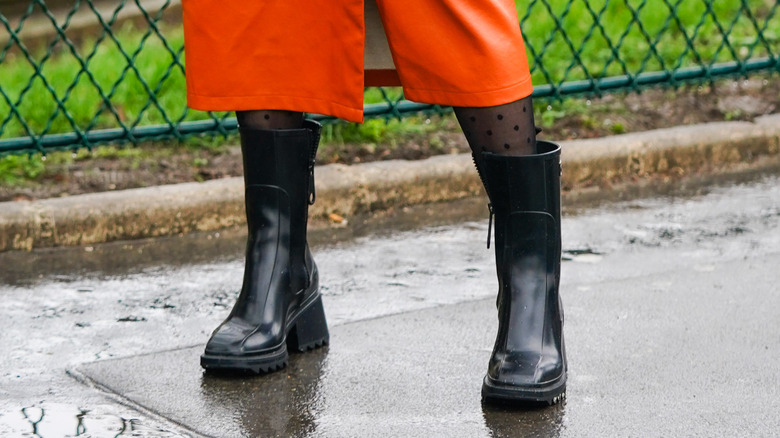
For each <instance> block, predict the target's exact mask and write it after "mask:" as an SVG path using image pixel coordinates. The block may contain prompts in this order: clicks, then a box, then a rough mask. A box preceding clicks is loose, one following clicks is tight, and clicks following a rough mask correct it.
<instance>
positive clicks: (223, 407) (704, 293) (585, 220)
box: [71, 177, 780, 437]
mask: <svg viewBox="0 0 780 438" xmlns="http://www.w3.org/2000/svg"><path fill="white" fill-rule="evenodd" d="M719 191H720V192H722V191H723V190H717V189H716V190H714V192H715V193H714V194H712V195H708V196H704V197H698V198H694V199H692V200H686V199H678V200H673V201H670V200H658V201H639V202H633V203H632V204H633V207H632V208H625V207H624V208H620V209H618V210H617V211H610V210H607V211H601V212H590V213H587V214H584V215H582V216H578V217H573V218H568V219H565V220H564V233H565V235H566V236H567V237H568V239H567V245H566V248H570V249H572V248H584V247H588V248H591V249H592V250H593V251H594V253H593V254H590V255H589V256H588V257H582V258H580V259H578V258H577V257H574V259H573V260H571V261H568V262H565V263H564V272H563V282H562V286H561V291H562V297H563V300H564V306H565V309H566V326H565V336H566V347H567V354H568V360H569V373H568V378H569V380H568V393H567V399H566V402H565V404H563V405H560V406H557V407H553V408H549V409H541V410H517V409H512V408H508V407H501V406H498V407H496V406H491V405H484V404H481V403H480V398H479V393H480V385H481V381H482V377H483V376H484V373H485V369H486V366H487V359H488V357H489V355H490V349H491V347H492V343H493V340H494V336H495V331H496V311H495V297H494V296H493V294H492V293H491V292H493V290H494V289H493V288H492V287H482V286H479V285H480V283H482V284H483V285H486V284H488V283H493V282H494V281H495V277H494V274H493V272H492V271H491V266H490V261H489V260H488V259H489V258H490V257H489V251H482V252H483V253H485V257H484V258H485V262H486V263H484V264H483V263H482V262H481V259H480V261H479V262H476V264H475V262H474V261H473V259H472V261H470V262H466V261H465V260H464V257H463V256H464V254H463V252H464V251H468V250H467V249H465V248H467V247H472V246H473V245H472V244H473V243H476V242H478V241H479V240H481V237H483V231H484V229H483V228H480V229H474V230H468V229H467V228H468V227H465V226H463V225H461V226H459V227H456V228H453V229H446V230H439V231H436V232H430V231H429V232H428V233H418V234H406V235H404V236H401V237H399V238H396V239H390V240H392V241H391V242H384V241H383V240H382V239H373V241H372V242H363V243H361V244H358V245H356V246H355V247H354V248H353V247H350V248H349V249H347V248H345V249H344V250H342V253H341V254H340V257H337V258H339V261H338V262H336V261H335V260H333V261H331V260H332V258H333V257H335V256H336V255H335V254H333V253H332V252H328V251H325V253H320V254H318V255H322V256H323V257H321V258H320V260H323V261H324V268H325V269H324V270H323V272H325V273H329V274H328V277H327V278H326V283H324V284H327V285H328V286H329V288H328V291H329V292H328V294H327V295H326V297H325V298H326V307H327V311H328V313H329V316H328V318H329V320H330V321H331V324H332V325H331V345H330V346H329V347H328V348H327V349H323V350H317V351H316V352H313V353H307V354H300V355H294V356H293V357H292V358H291V362H290V364H289V366H288V367H287V368H285V369H284V370H282V371H280V372H277V373H274V374H270V375H265V376H259V377H254V378H244V379H235V378H232V379H231V378H227V377H219V376H212V375H206V374H203V372H202V370H201V369H200V368H199V362H198V358H199V355H200V353H201V352H202V349H203V346H202V342H201V343H200V344H198V345H196V346H194V347H187V348H178V349H173V350H167V351H161V352H156V353H152V354H143V355H135V356H130V357H124V358H121V359H114V360H106V361H98V362H93V363H87V364H84V365H81V366H79V367H78V368H76V369H75V370H72V371H71V374H72V375H74V376H76V377H77V378H79V379H80V380H81V381H83V382H87V383H90V384H92V385H94V386H96V387H97V388H99V389H102V390H103V391H106V392H107V393H109V394H112V395H113V396H114V397H116V400H119V401H121V402H122V403H126V404H127V405H128V406H131V407H134V408H136V409H138V410H140V411H141V412H143V413H144V414H145V415H148V416H150V417H152V418H157V419H159V420H160V421H165V420H168V421H172V422H173V423H175V424H177V425H179V426H180V427H182V428H183V430H182V431H181V433H187V432H189V433H192V434H193V435H196V436H200V435H204V436H213V437H224V436H230V437H257V436H263V437H288V436H323V437H343V436H360V437H388V436H390V437H396V436H404V437H431V436H434V437H480V436H484V437H488V436H490V437H550V436H561V437H605V436H642V437H667V436H770V435H772V434H773V433H774V432H773V431H777V430H778V427H780V417H778V416H777V412H778V411H779V410H780V397H779V396H780V392H779V391H780V389H779V387H778V385H777V382H778V379H780V370H779V369H778V367H777V366H776V364H777V363H778V361H779V360H780V338H778V337H777V336H767V328H771V327H774V326H775V325H776V321H777V319H778V317H779V314H778V309H780V293H778V292H780V290H778V286H777V282H776V280H777V279H776V275H775V272H776V269H775V268H776V266H778V263H780V228H778V220H777V217H778V216H777V215H778V214H780V212H779V211H778V204H777V202H778V200H780V198H778V196H779V195H780V190H778V186H777V178H776V177H775V178H773V179H772V180H769V181H765V182H764V183H762V184H761V185H758V186H752V187H750V186H748V187H735V188H731V189H727V190H726V191H727V192H728V193H726V194H725V195H722V194H719V193H718V192H719ZM735 212H738V213H735ZM738 229H739V230H742V231H737V230H738ZM703 236H706V237H704V238H703ZM464 237H466V238H465V239H464ZM464 242H465V244H464ZM377 246H378V247H379V248H376V247H377ZM391 246H392V247H398V246H401V247H400V248H398V250H397V251H395V252H393V251H390V250H388V248H389V247H391ZM409 248H417V250H416V251H415V254H413V255H410V254H408V249H409ZM353 250H354V251H355V254H354V255H355V256H357V257H359V259H353V258H351V257H345V256H347V255H348V253H349V252H350V251H353ZM482 250H484V248H482ZM345 252H347V254H345ZM569 256H571V254H569ZM465 258H467V257H465ZM569 258H571V257H569ZM379 261H383V262H384V263H379ZM353 263H354V264H355V265H358V264H359V265H360V266H361V269H359V270H355V269H354V267H351V265H352V264H353ZM345 265H346V266H345ZM368 267H375V270H376V271H377V272H375V273H373V275H372V274H370V273H366V272H365V271H366V270H367V269H369V268H368ZM466 268H468V269H466ZM334 269H335V272H334ZM350 269H352V272H353V273H352V274H351V276H348V277H349V278H343V277H342V276H341V275H340V274H343V273H345V272H349V271H350ZM469 269H470V270H469ZM367 274H368V275H367ZM366 277H367V278H368V283H363V282H361V283H360V284H361V286H360V287H359V291H358V292H356V293H354V294H351V295H352V296H351V297H347V295H350V293H349V292H347V291H346V290H345V287H344V286H345V285H346V284H347V282H348V281H352V280H355V279H357V280H358V281H359V282H360V281H361V279H363V280H365V279H366ZM491 280H492V281H491ZM407 296H408V297H407ZM415 296H416V297H418V299H417V300H413V299H411V298H414V297H415ZM454 296H455V297H456V298H454ZM403 302H405V304H403ZM399 304H400V305H401V307H400V308H398V307H396V309H400V310H396V311H394V310H393V309H392V307H393V306H399ZM404 306H405V307H404ZM347 312H352V315H353V316H347V317H345V315H348V313H347ZM358 315H359V316H358ZM372 315H377V316H378V317H373V318H372ZM356 318H358V319H357V320H356ZM339 321H341V322H339ZM770 332H771V329H770Z"/></svg>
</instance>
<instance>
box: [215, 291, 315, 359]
mask: <svg viewBox="0 0 780 438" xmlns="http://www.w3.org/2000/svg"><path fill="white" fill-rule="evenodd" d="M301 307H302V310H301V311H300V312H298V314H297V315H293V316H292V317H291V318H290V321H288V324H287V329H286V330H285V340H284V342H282V344H281V345H280V346H279V347H277V348H275V349H273V350H271V351H269V352H264V353H261V354H251V355H249V354H248V355H243V356H234V355H230V356H228V355H216V354H207V353H204V354H202V355H201V356H200V366H201V367H203V368H204V369H205V370H206V371H225V372H236V371H237V372H253V373H255V374H264V373H271V372H274V371H278V370H281V369H282V368H284V367H285V366H287V361H288V357H289V356H288V351H292V352H301V353H303V352H307V351H312V350H314V349H317V348H320V347H322V346H324V345H327V344H328V342H329V341H330V333H329V332H328V324H327V321H326V320H325V309H324V308H323V307H322V296H321V295H319V293H318V294H316V296H315V297H314V299H313V300H311V302H309V303H307V304H304V305H302V306H301Z"/></svg>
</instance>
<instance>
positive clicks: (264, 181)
mask: <svg viewBox="0 0 780 438" xmlns="http://www.w3.org/2000/svg"><path fill="white" fill-rule="evenodd" d="M320 132H321V126H320V124H319V123H317V122H313V121H309V120H306V121H305V122H304V126H303V127H302V128H300V129H280V130H260V129H248V128H240V134H241V151H242V156H243V161H244V184H245V187H246V198H245V199H246V214H247V225H248V228H249V241H250V244H252V241H254V240H257V239H256V238H255V236H259V234H258V233H260V232H261V231H262V230H259V229H258V227H259V226H261V225H262V224H265V223H267V222H268V220H267V218H265V217H264V216H266V215H268V214H269V212H268V211H267V207H269V206H267V205H265V203H264V202H262V197H261V196H258V194H259V193H261V192H266V191H268V190H269V189H273V190H276V191H278V192H279V193H280V195H279V197H280V198H279V199H280V201H279V202H281V203H283V204H286V205H281V204H280V205H277V206H273V207H272V208H271V210H273V211H274V212H276V213H278V214H281V215H284V216H286V218H284V219H283V220H284V222H285V223H286V224H288V225H289V233H287V234H288V236H289V259H290V273H291V283H292V285H293V289H295V290H300V289H303V288H305V287H307V286H308V284H309V283H310V282H311V280H312V279H311V275H312V274H313V261H312V260H311V254H310V253H309V249H308V245H307V242H306V227H307V223H308V207H309V204H310V203H312V202H313V200H314V158H315V155H316V153H317V147H318V144H319V137H320Z"/></svg>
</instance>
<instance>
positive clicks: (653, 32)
mask: <svg viewBox="0 0 780 438" xmlns="http://www.w3.org/2000/svg"><path fill="white" fill-rule="evenodd" d="M745 2H746V3H747V5H748V9H749V11H750V14H752V15H753V16H754V17H755V18H756V19H757V20H758V23H759V25H760V26H763V25H764V24H766V25H767V29H766V30H765V32H764V40H763V41H759V40H757V38H756V30H755V27H754V25H753V23H752V22H751V20H750V19H749V18H748V17H746V16H745V15H744V14H743V15H742V17H741V18H739V19H738V20H737V21H736V22H734V23H733V28H732V27H731V26H732V20H733V18H734V17H737V13H738V11H740V8H741V5H742V0H717V1H711V2H710V3H712V5H713V6H712V7H713V13H714V15H715V16H716V17H717V19H718V22H719V23H720V25H721V26H722V27H723V28H725V29H727V30H728V29H730V31H729V33H728V38H727V41H728V42H729V43H730V44H731V45H732V47H733V49H734V50H735V52H736V55H737V57H736V58H738V59H746V58H748V57H749V56H750V57H760V56H767V54H768V52H769V51H770V50H771V51H772V52H773V53H774V54H775V55H777V54H778V52H780V50H778V49H780V11H778V12H779V13H775V14H774V15H771V12H772V9H771V8H772V5H773V3H774V2H773V1H767V0H745ZM641 3H645V2H644V1H642V0H611V1H609V2H607V0H587V1H585V0H548V4H549V5H550V6H549V8H550V9H551V10H552V14H551V13H550V11H549V10H548V9H547V7H546V6H545V4H544V3H543V2H542V1H539V0H517V9H518V15H519V17H520V18H521V21H522V28H523V32H524V35H525V38H526V41H527V45H528V47H529V53H530V54H532V55H533V54H535V56H531V57H530V58H529V59H530V63H531V67H532V74H533V78H534V83H535V84H536V85H542V84H545V83H560V82H561V81H569V80H578V79H585V78H588V77H602V76H612V75H620V74H624V73H625V72H630V73H632V74H633V73H637V72H641V71H655V70H661V69H665V68H666V69H669V68H676V67H680V66H688V65H694V64H695V63H696V62H697V61H698V59H699V58H700V59H701V60H703V61H704V62H706V63H711V62H726V61H732V60H734V59H735V56H734V55H733V54H732V53H731V52H730V51H729V49H728V48H727V47H723V41H724V38H723V35H722V33H721V31H720V30H719V28H718V25H717V22H716V21H715V20H714V19H713V17H712V16H711V15H707V14H705V13H706V12H707V10H706V8H705V6H704V3H705V2H704V1H702V0H680V1H679V7H678V9H677V10H676V13H675V14H670V13H669V9H668V8H667V7H666V6H664V3H663V2H661V1H649V2H646V3H647V6H644V7H643V8H642V9H641V10H639V12H638V17H639V20H640V22H641V27H640V26H639V25H638V24H637V23H633V24H631V23H632V19H633V12H632V9H633V10H634V11H636V8H637V7H638V5H640V4H641ZM670 3H677V0H672V1H670ZM604 5H607V6H606V7H604ZM627 6H628V7H627ZM588 7H589V8H590V10H592V11H593V12H594V13H595V14H601V16H600V19H599V21H598V25H596V23H595V21H594V19H593V18H592V14H591V12H590V11H589V9H588ZM553 17H558V18H557V19H558V20H559V23H556V19H554V18H553ZM559 25H560V29H559V28H558V26H559ZM159 26H160V28H161V29H162V32H163V34H164V36H165V39H166V42H167V46H168V47H170V50H169V48H168V47H166V44H165V43H164V42H163V41H162V40H160V39H159V38H157V37H156V36H154V35H153V36H151V37H148V38H147V37H145V35H146V29H137V28H134V27H133V26H132V25H130V24H129V23H127V24H126V25H124V26H122V27H121V28H118V29H115V35H116V40H117V41H118V44H117V43H116V42H115V41H114V40H112V39H110V38H104V39H102V40H101V41H100V42H99V43H98V42H97V41H96V38H97V36H96V37H93V38H92V39H87V40H84V41H80V42H79V44H78V45H77V49H78V53H79V56H80V57H81V58H82V59H85V60H87V63H88V72H89V74H87V73H85V72H84V71H83V69H82V66H81V63H80V62H79V60H78V59H76V57H74V56H73V55H72V54H71V53H70V52H69V51H68V49H67V47H66V46H64V45H63V44H62V43H60V44H58V45H57V46H56V48H55V49H54V51H53V52H51V53H49V52H47V51H46V50H45V48H40V49H37V50H34V51H33V52H32V53H29V54H28V56H29V58H28V56H26V55H25V54H24V53H23V52H21V51H19V50H12V51H9V52H2V51H0V77H1V78H2V79H1V80H0V91H2V93H1V94H0V139H8V138H14V137H24V136H27V135H28V134H29V133H32V134H36V135H37V134H40V133H43V132H46V133H49V134H52V133H64V132H71V131H73V130H74V126H75V127H78V129H82V130H83V129H88V128H89V129H101V128H114V127H117V126H119V123H120V122H121V123H123V124H124V125H125V126H127V127H132V126H136V125H147V124H160V123H166V122H167V121H171V122H179V121H194V120H203V119H207V118H208V117H210V116H209V114H208V113H204V112H200V111H192V110H187V109H186V106H185V103H186V94H185V80H184V73H183V71H182V68H181V67H179V66H178V65H176V64H175V63H174V60H175V59H177V57H179V55H178V54H179V52H180V50H181V48H182V46H183V44H184V38H183V32H182V29H181V27H180V26H177V25H170V24H164V23H160V24H159ZM561 29H563V31H561ZM683 30H684V32H685V33H686V34H687V35H688V37H689V38H693V44H694V45H695V51H693V50H691V49H690V47H688V43H687V41H686V38H685V35H684V32H683ZM605 35H606V37H605ZM647 35H649V38H650V41H652V42H655V41H656V40H657V42H655V43H654V44H650V43H649V42H648V39H647V38H648V36H647ZM609 41H612V45H613V47H612V48H611V47H610V43H609ZM765 43H766V44H765ZM767 46H768V48H767ZM572 47H573V48H574V49H572ZM120 49H121V50H120ZM0 50H2V49H0ZM123 52H124V53H123ZM577 57H579V58H580V61H581V63H580V62H579V61H578V60H577ZM128 58H131V59H132V60H133V63H132V65H133V68H130V67H129V63H128ZM180 62H182V63H184V57H183V55H181V60H180ZM36 69H40V75H39V74H38V73H36ZM44 78H45V81H44ZM44 82H45V83H44ZM386 91H387V92H388V93H389V95H390V99H391V100H395V99H397V98H398V97H399V96H400V95H401V92H400V90H399V89H397V88H391V89H387V90H386ZM150 96H151V98H150ZM58 100H59V101H60V102H62V104H61V107H60V106H59V105H58V104H57V101H58ZM365 101H366V103H376V102H382V101H384V97H383V96H382V94H381V91H380V90H378V89H368V90H366V93H365ZM9 102H10V104H9ZM12 107H13V108H14V109H15V112H12V111H11V108H12ZM63 109H64V111H63ZM17 113H18V114H17ZM66 114H67V116H66ZM222 115H223V114H217V116H222ZM545 117H547V118H548V119H552V120H554V119H555V117H556V115H555V114H550V115H546V116H545ZM415 120H419V118H417V119H415ZM545 122H549V120H545ZM424 129H425V127H424V126H419V124H418V123H412V122H398V121H396V120H389V121H388V122H385V121H384V120H376V121H369V122H367V123H365V124H364V125H354V124H338V125H335V126H332V127H329V128H327V129H326V132H325V140H326V141H329V142H337V143H338V142H347V141H366V142H372V141H373V142H375V141H383V139H386V138H388V136H389V137H393V136H399V135H405V134H409V133H414V132H416V131H419V130H424ZM209 142H210V141H209V140H193V141H192V142H190V144H196V145H204V144H206V145H207V144H209ZM0 171H2V168H0Z"/></svg>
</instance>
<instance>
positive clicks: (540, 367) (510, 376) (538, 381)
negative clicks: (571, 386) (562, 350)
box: [488, 352, 565, 387]
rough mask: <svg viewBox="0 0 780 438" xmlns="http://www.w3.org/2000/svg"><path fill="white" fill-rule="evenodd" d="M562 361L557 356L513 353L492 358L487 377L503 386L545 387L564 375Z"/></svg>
mask: <svg viewBox="0 0 780 438" xmlns="http://www.w3.org/2000/svg"><path fill="white" fill-rule="evenodd" d="M564 372H565V371H564V366H563V361H562V360H561V358H560V357H557V356H548V355H542V354H539V353H536V352H533V353H529V352H513V353H508V354H505V355H503V357H500V358H494V360H493V361H491V364H490V368H489V370H488V377H490V379H492V380H493V381H496V382H500V383H502V384H505V385H512V386H522V387H534V386H546V385H548V384H549V383H550V382H553V381H555V380H557V379H560V378H561V376H562V375H563V374H564Z"/></svg>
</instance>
